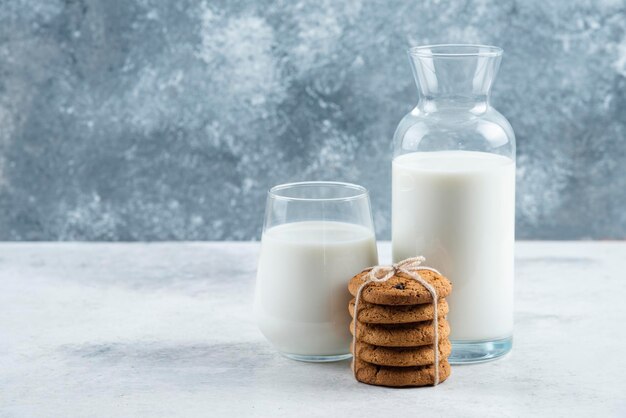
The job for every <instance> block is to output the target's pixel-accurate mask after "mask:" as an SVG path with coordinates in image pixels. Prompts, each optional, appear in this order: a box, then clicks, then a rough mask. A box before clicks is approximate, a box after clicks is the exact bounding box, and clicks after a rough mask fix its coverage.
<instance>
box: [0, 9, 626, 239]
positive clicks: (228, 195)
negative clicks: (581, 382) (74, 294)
mask: <svg viewBox="0 0 626 418" xmlns="http://www.w3.org/2000/svg"><path fill="white" fill-rule="evenodd" d="M0 6H1V7H0V239H2V240H183V239H189V240H196V239H202V240H204V239H212V240H227V239H232V240H248V239H255V238H258V237H259V234H260V228H261V222H262V213H263V209H264V199H265V191H266V189H267V188H268V187H269V186H271V185H273V184H276V183H281V182H286V181H295V180H305V179H335V180H343V181H351V182H358V183H361V184H363V185H365V186H367V187H368V188H369V189H370V190H371V192H372V198H373V207H374V211H375V222H376V226H377V230H378V236H379V238H389V229H390V225H389V224H390V219H389V209H390V204H389V199H390V158H391V137H392V134H393V131H394V129H395V126H396V124H397V123H398V121H399V120H400V118H401V117H402V116H403V115H404V114H405V113H406V112H407V111H408V110H409V109H410V108H411V107H412V106H413V105H414V104H415V101H416V89H415V86H414V85H413V80H412V77H411V72H410V68H409V64H408V60H407V57H406V54H405V49H406V48H407V47H408V46H410V45H417V44H426V43H443V42H472V43H488V44H496V45H499V46H502V47H503V48H504V50H505V56H504V59H503V65H502V67H501V71H500V75H499V78H498V80H497V82H496V85H495V88H494V94H493V104H494V105H495V106H496V107H497V108H498V109H499V110H500V111H501V112H502V113H503V114H504V115H506V116H507V117H508V118H509V120H510V121H511V123H512V125H513V127H514V128H515V131H516V134H517V140H518V156H519V159H518V173H517V175H518V200H517V236H518V238H525V239H527V238H530V239H579V238H581V239H587V238H597V239H604V238H617V239H624V238H626V209H625V208H626V2H625V1H624V0H602V1H591V0H588V1H583V0H576V1H558V2H556V1H555V2H551V1H545V0H531V1H513V0H482V1H423V2H409V1H401V0H393V1H388V0H385V1H358V0H357V1H332V0H298V1H272V0H260V1H226V0H223V1H208V2H200V1H196V0H184V1H162V0H92V1H81V0H75V1H69V0H67V1H58V0H47V1H37V0H10V1H9V0H2V1H0Z"/></svg>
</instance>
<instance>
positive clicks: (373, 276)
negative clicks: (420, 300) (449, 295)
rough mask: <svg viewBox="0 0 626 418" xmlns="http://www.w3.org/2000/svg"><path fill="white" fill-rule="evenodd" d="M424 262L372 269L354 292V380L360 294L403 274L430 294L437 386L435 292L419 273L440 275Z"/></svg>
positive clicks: (417, 259) (412, 260)
mask: <svg viewBox="0 0 626 418" xmlns="http://www.w3.org/2000/svg"><path fill="white" fill-rule="evenodd" d="M424 261H426V259H425V258H424V257H421V256H419V257H411V258H407V259H406V260H402V261H400V262H398V263H395V264H392V265H390V266H376V267H373V268H372V269H371V270H370V272H369V274H368V275H367V277H366V279H365V281H364V282H363V284H362V285H361V286H359V290H358V291H357V292H356V297H355V300H354V335H353V336H352V353H353V359H354V361H353V366H352V369H353V372H354V376H355V378H356V361H357V356H358V354H357V349H356V340H357V323H358V322H359V321H358V312H359V301H360V300H361V293H362V292H363V290H364V289H365V288H366V287H367V286H368V285H370V284H371V283H382V282H386V281H387V280H389V279H391V278H392V277H394V276H395V275H396V274H398V273H404V274H406V275H407V276H409V277H410V278H411V279H413V280H415V281H417V282H418V283H420V284H421V285H422V286H424V287H425V288H426V289H427V290H428V292H429V293H430V295H431V296H432V299H433V312H434V315H433V331H434V333H433V334H434V335H433V336H434V340H435V341H434V343H433V351H434V355H435V356H434V357H435V362H434V364H433V367H434V369H435V379H434V383H433V386H437V385H438V384H439V319H438V314H437V303H438V298H437V290H436V289H435V288H434V286H432V285H431V284H430V283H428V282H427V281H426V280H424V279H423V278H422V276H420V274H419V271H421V270H429V271H432V272H435V273H437V274H441V273H439V272H438V271H437V270H435V269H433V268H430V267H425V266H422V265H421V264H422V263H423V262H424Z"/></svg>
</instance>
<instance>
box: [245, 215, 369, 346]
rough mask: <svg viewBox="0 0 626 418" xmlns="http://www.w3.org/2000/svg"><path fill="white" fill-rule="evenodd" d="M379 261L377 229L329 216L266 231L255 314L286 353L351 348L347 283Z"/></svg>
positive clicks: (259, 268)
mask: <svg viewBox="0 0 626 418" xmlns="http://www.w3.org/2000/svg"><path fill="white" fill-rule="evenodd" d="M376 264H378V255H377V250H376V243H375V239H374V233H373V232H372V231H371V230H370V229H368V228H366V227H363V226H360V225H355V224H350V223H344V222H329V221H307V222H293V223H287V224H283V225H278V226H274V227H271V228H269V229H267V230H266V231H265V232H264V233H263V238H262V246H261V254H260V257H259V265H258V272H257V292H256V300H255V316H256V318H257V321H258V325H259V328H260V329H261V332H262V333H263V334H264V335H265V337H266V338H267V339H268V340H269V341H271V342H272V343H273V344H274V346H275V347H276V348H277V349H278V350H279V351H281V352H283V353H288V354H296V355H302V356H307V355H320V356H321V355H336V354H346V353H349V348H350V342H351V334H350V331H349V328H348V327H349V324H350V314H349V313H348V302H349V301H350V299H351V295H350V293H349V292H348V282H349V280H350V279H351V278H352V276H354V275H355V274H357V273H359V272H360V271H361V270H363V269H364V268H366V267H370V266H374V265H376Z"/></svg>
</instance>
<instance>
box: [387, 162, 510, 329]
mask: <svg viewBox="0 0 626 418" xmlns="http://www.w3.org/2000/svg"><path fill="white" fill-rule="evenodd" d="M392 177H393V180H392V189H393V192H392V195H393V197H392V200H393V204H392V206H393V209H392V219H393V221H392V238H393V259H394V262H397V261H400V260H403V259H405V258H408V257H413V256H416V255H424V256H425V257H426V264H427V265H429V266H432V267H434V268H436V269H438V270H440V271H441V273H442V274H444V275H445V276H447V277H448V278H449V279H450V281H451V282H452V284H453V290H452V294H451V295H450V296H449V297H448V303H449V305H450V313H449V314H448V321H449V322H450V326H451V329H452V333H451V335H450V339H451V340H453V341H481V340H495V339H499V338H506V337H509V336H511V335H512V333H513V245H514V230H515V163H514V162H513V160H512V159H510V158H508V157H504V156H500V155H496V154H490V153H484V152H472V151H437V152H414V153H409V154H404V155H400V156H398V157H396V158H395V159H394V160H393V168H392Z"/></svg>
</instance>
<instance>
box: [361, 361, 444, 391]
mask: <svg viewBox="0 0 626 418" xmlns="http://www.w3.org/2000/svg"><path fill="white" fill-rule="evenodd" d="M353 367H354V368H355V371H356V372H355V375H356V379H357V380H358V381H359V382H362V383H367V384H369V385H377V386H389V387H409V386H429V385H433V384H434V383H435V369H434V365H432V364H431V365H429V366H417V367H390V366H378V365H375V364H371V363H368V362H365V361H362V360H357V361H356V362H353ZM450 373H451V368H450V364H449V363H448V361H447V360H444V361H442V362H440V363H439V383H441V382H443V381H445V380H446V379H447V378H448V377H449V376H450Z"/></svg>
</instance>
